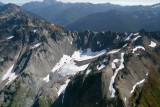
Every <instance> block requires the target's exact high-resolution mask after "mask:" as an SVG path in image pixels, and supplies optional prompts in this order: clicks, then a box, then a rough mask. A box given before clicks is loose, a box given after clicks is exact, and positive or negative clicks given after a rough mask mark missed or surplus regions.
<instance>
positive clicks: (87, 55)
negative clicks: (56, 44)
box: [72, 48, 106, 61]
mask: <svg viewBox="0 0 160 107" xmlns="http://www.w3.org/2000/svg"><path fill="white" fill-rule="evenodd" d="M105 53H106V50H102V51H99V52H98V51H97V52H92V51H91V49H90V48H88V49H87V50H86V51H82V50H79V51H76V52H74V54H73V55H72V57H73V58H74V59H75V60H77V61H83V60H89V59H93V58H96V57H99V56H101V55H103V54H105Z"/></svg>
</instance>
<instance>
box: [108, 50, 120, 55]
mask: <svg viewBox="0 0 160 107" xmlns="http://www.w3.org/2000/svg"><path fill="white" fill-rule="evenodd" d="M120 50H121V49H116V50H111V51H110V52H108V54H114V53H117V52H119V51H120Z"/></svg>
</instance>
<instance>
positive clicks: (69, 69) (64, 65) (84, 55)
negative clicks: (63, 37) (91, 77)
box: [52, 49, 106, 76]
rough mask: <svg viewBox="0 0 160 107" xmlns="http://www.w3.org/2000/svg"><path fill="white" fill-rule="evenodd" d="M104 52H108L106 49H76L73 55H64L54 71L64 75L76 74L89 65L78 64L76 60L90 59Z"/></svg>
mask: <svg viewBox="0 0 160 107" xmlns="http://www.w3.org/2000/svg"><path fill="white" fill-rule="evenodd" d="M104 53H106V50H102V51H100V52H92V51H91V49H87V50H86V51H82V50H78V51H75V52H74V53H73V55H72V56H68V55H63V57H62V58H61V59H60V61H59V62H58V63H57V64H56V65H55V66H54V67H53V69H52V72H55V71H58V73H59V74H61V75H62V76H66V75H74V74H76V73H77V72H79V71H83V70H85V69H86V68H87V67H88V65H89V63H88V64H85V65H82V66H78V65H76V63H75V61H85V60H89V59H92V58H96V57H98V56H101V55H103V54H104Z"/></svg>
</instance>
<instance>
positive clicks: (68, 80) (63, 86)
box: [58, 79, 70, 96]
mask: <svg viewBox="0 0 160 107" xmlns="http://www.w3.org/2000/svg"><path fill="white" fill-rule="evenodd" d="M69 82H70V79H67V80H66V81H65V84H63V85H62V86H61V87H60V88H59V91H58V96H59V95H60V94H61V93H62V92H63V91H64V90H65V89H66V87H67V85H68V83H69Z"/></svg>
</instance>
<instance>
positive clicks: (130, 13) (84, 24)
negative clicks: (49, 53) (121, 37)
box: [22, 0, 160, 31]
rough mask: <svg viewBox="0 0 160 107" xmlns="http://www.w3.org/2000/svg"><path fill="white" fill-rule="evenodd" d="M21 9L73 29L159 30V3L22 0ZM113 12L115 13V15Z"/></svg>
mask: <svg viewBox="0 0 160 107" xmlns="http://www.w3.org/2000/svg"><path fill="white" fill-rule="evenodd" d="M22 8H23V9H25V10H27V11H30V12H33V13H35V14H37V15H39V16H41V17H43V18H45V19H47V20H48V21H49V22H52V23H55V24H58V25H60V26H63V27H66V28H68V29H70V30H76V31H83V30H86V29H91V30H95V31H103V30H115V31H137V30H139V29H142V28H143V29H147V30H159V28H160V27H159V22H160V21H159V10H160V4H155V5H151V6H142V5H139V6H120V5H114V4H110V3H106V4H91V3H62V2H57V1H54V0H44V1H43V2H30V3H26V4H24V5H23V6H22ZM113 10H115V11H113ZM117 12H118V14H116V13H117ZM143 12H144V13H143ZM146 22H147V23H146ZM151 25H152V27H151Z"/></svg>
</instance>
